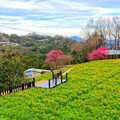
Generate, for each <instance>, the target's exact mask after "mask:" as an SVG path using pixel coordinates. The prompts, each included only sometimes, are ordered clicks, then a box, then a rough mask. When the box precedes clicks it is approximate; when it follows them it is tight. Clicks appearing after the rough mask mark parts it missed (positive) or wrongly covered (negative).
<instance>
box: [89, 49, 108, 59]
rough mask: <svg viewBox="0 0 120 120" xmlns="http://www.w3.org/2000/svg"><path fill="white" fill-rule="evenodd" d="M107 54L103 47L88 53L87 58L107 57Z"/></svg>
mask: <svg viewBox="0 0 120 120" xmlns="http://www.w3.org/2000/svg"><path fill="white" fill-rule="evenodd" d="M108 55H109V51H108V50H107V48H105V47H101V48H98V49H97V50H95V51H93V52H92V53H91V54H90V57H89V60H90V61H92V60H103V59H107V58H108Z"/></svg>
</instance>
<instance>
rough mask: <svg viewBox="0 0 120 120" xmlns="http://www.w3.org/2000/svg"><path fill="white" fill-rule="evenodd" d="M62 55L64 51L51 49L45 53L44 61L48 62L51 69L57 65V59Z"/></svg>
mask: <svg viewBox="0 0 120 120" xmlns="http://www.w3.org/2000/svg"><path fill="white" fill-rule="evenodd" d="M62 56H64V52H63V51H62V50H52V51H51V52H49V53H48V54H47V55H46V59H45V62H46V63H48V64H49V65H50V67H51V69H55V68H57V66H58V63H59V59H60V58H61V57H62Z"/></svg>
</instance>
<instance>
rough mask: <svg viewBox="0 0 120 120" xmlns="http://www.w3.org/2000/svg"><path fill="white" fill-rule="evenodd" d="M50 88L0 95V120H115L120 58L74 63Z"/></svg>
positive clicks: (118, 113) (118, 110)
mask: <svg viewBox="0 0 120 120" xmlns="http://www.w3.org/2000/svg"><path fill="white" fill-rule="evenodd" d="M68 76H69V80H68V82H67V83H64V84H62V85H60V86H58V87H56V88H54V89H44V88H31V89H29V90H24V91H20V92H17V93H13V94H10V95H5V96H3V97H0V120H97V119H98V120H119V119H120V118H119V116H120V60H119V59H118V60H104V61H95V62H89V63H85V64H80V65H77V66H74V68H73V69H72V70H71V71H70V72H69V74H68Z"/></svg>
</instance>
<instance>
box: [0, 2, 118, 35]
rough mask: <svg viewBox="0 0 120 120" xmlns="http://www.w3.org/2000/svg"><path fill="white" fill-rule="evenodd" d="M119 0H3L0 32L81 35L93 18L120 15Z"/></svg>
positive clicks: (0, 11) (0, 13) (0, 4)
mask: <svg viewBox="0 0 120 120" xmlns="http://www.w3.org/2000/svg"><path fill="white" fill-rule="evenodd" d="M119 6H120V0H0V31H1V32H5V33H8V34H13V33H16V34H19V35H25V34H28V33H30V32H36V33H38V34H46V35H63V36H74V35H80V34H81V31H82V28H83V27H84V26H85V25H86V24H87V22H88V21H89V20H90V19H91V18H93V19H97V18H99V17H112V16H115V15H120V7H119Z"/></svg>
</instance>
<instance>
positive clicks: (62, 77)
mask: <svg viewBox="0 0 120 120" xmlns="http://www.w3.org/2000/svg"><path fill="white" fill-rule="evenodd" d="M62 80H63V76H62V74H61V83H63V81H62Z"/></svg>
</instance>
